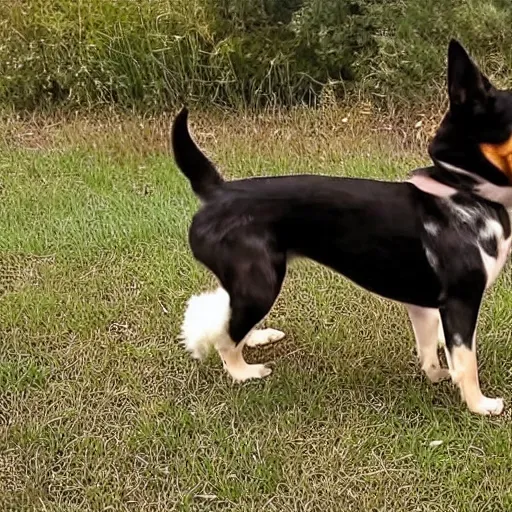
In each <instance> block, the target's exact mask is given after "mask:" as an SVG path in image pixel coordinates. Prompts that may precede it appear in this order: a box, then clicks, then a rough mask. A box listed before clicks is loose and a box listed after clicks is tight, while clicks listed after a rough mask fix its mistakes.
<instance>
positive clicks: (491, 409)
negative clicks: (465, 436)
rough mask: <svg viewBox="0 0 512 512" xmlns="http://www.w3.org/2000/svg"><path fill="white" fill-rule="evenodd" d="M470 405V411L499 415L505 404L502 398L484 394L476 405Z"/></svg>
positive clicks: (486, 414)
mask: <svg viewBox="0 0 512 512" xmlns="http://www.w3.org/2000/svg"><path fill="white" fill-rule="evenodd" d="M468 407H469V409H470V411H472V412H475V413H477V414H482V415H484V416H489V415H493V416H498V415H499V414H501V413H502V412H503V407H504V404H503V399H502V398H487V397H486V396H482V398H481V399H480V400H479V401H478V402H477V403H476V404H475V405H473V406H471V405H470V404H468Z"/></svg>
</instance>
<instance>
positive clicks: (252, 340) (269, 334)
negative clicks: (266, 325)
mask: <svg viewBox="0 0 512 512" xmlns="http://www.w3.org/2000/svg"><path fill="white" fill-rule="evenodd" d="M283 338H284V332H282V331H278V330H277V329H255V330H254V331H251V332H250V333H249V336H248V337H247V340H246V342H245V344H246V345H247V346H248V347H258V346H261V345H267V344H268V343H274V342H276V341H279V340H282V339H283Z"/></svg>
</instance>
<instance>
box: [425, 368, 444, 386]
mask: <svg viewBox="0 0 512 512" xmlns="http://www.w3.org/2000/svg"><path fill="white" fill-rule="evenodd" d="M424 372H425V375H426V376H427V379H428V380H429V381H430V382H432V383H433V384H437V383H438V382H441V381H443V380H446V379H449V378H450V370H448V369H447V368H441V367H440V366H437V367H430V368H425V369H424Z"/></svg>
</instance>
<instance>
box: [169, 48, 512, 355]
mask: <svg viewBox="0 0 512 512" xmlns="http://www.w3.org/2000/svg"><path fill="white" fill-rule="evenodd" d="M448 87H449V95H450V110H449V112H448V113H447V115H446V116H445V118H444V120H443V122H442V124H441V127H440V129H439V131H438V132H437V134H436V136H435V137H434V139H433V141H432V143H431V145H430V148H429V152H430V154H431V156H432V159H433V160H434V165H433V166H432V167H429V168H426V169H419V170H417V171H415V174H417V175H424V176H428V177H430V178H432V180H434V181H437V182H439V183H444V184H447V185H449V186H450V187H453V188H454V189H456V190H457V192H456V194H455V195H453V196H452V197H450V198H448V199H447V198H445V197H438V196H436V195H432V194H430V193H427V192H424V191H422V190H420V189H419V188H417V187H416V186H415V185H413V184H412V183H409V182H403V183H390V182H381V181H375V180H365V179H351V178H335V177H325V176H287V177H272V178H253V179H246V180H239V181H231V182H224V181H223V180H222V178H221V177H220V175H219V174H218V172H217V171H216V170H215V168H214V167H213V165H212V164H211V163H210V161H209V160H208V159H207V158H206V157H205V156H204V155H203V154H202V153H201V151H200V150H199V149H198V147H197V146H196V145H195V143H194V142H193V141H192V139H191V137H190V135H189V133H188V128H187V111H186V110H183V111H182V112H181V113H180V114H179V115H178V117H177V118H176V121H175V123H174V127H173V138H172V142H173V150H174V155H175V158H176V162H177V164H178V166H179V167H180V169H181V170H182V171H183V173H184V174H185V175H186V176H187V177H188V178H189V179H190V181H191V183H192V187H193V189H194V191H195V192H196V193H197V194H198V195H199V196H200V197H201V198H202V199H203V201H204V204H203V206H202V208H201V209H200V211H199V212H198V213H197V214H196V215H195V217H194V220H193V222H192V226H191V228H190V239H189V240H190V246H191V248H192V251H193V253H194V256H195V257H196V258H197V259H198V260H199V261H200V262H201V263H203V264H204V265H205V266H206V267H208V268H209V269H210V270H211V271H212V272H213V273H214V274H215V275H216V276H217V277H218V279H219V280H220V282H221V284H222V286H223V287H224V288H225V289H226V290H227V292H228V293H229V295H230V299H231V309H232V314H231V321H230V326H229V333H230V335H231V337H232V339H233V340H234V341H235V342H237V343H238V342H240V341H241V340H242V339H243V338H244V337H245V336H246V334H247V333H248V332H249V331H250V330H251V329H252V328H253V327H254V325H255V324H256V323H257V322H259V321H260V320H261V319H262V318H263V317H264V316H265V315H266V314H267V313H268V311H269V309H270V308H271V307H272V304H273V303H274V301H275V299H276V297H277V295H278V294H279V291H280V288H281V284H282V282H283V279H284V276H285V272H286V265H287V261H288V259H289V258H290V256H292V255H300V256H305V257H308V258H311V259H313V260H316V261H318V262H320V263H322V264H324V265H327V266H329V267H331V268H333V269H334V270H336V271H338V272H340V273H341V274H343V275H344V276H346V277H347V278H349V279H351V280H352V281H354V282H355V283H357V284H359V285H360V286H362V287H364V288H366V289H368V290H370V291H372V292H375V293H377V294H379V295H381V296H384V297H387V298H390V299H393V300H397V301H400V302H404V303H408V304H412V305H417V306H422V307H429V308H439V309H440V312H441V317H442V321H443V327H444V330H445V336H446V342H447V346H448V348H449V349H451V348H452V347H453V346H454V344H455V343H460V341H461V342H462V343H464V344H465V345H467V346H468V347H471V345H472V337H473V333H474V330H475V326H476V320H477V316H478V310H479V307H480V302H481V299H482V295H483V293H484V290H485V287H486V281H487V277H488V276H487V274H486V270H485V267H484V264H483V260H482V255H481V250H483V251H485V252H486V253H487V254H488V255H489V256H490V257H494V258H495V257H496V256H497V253H498V239H497V238H496V236H493V235H492V234H491V235H489V234H485V232H484V226H485V225H486V223H487V222H489V220H491V219H492V220H496V221H497V222H498V223H500V224H501V226H502V227H503V233H504V236H505V238H509V237H510V221H509V218H508V215H507V213H506V211H505V209H504V208H503V206H501V205H500V204H497V203H493V202H491V201H488V200H486V199H483V198H482V197H479V196H478V195H476V193H475V191H474V186H475V184H476V183H477V182H479V181H480V180H481V179H485V180H488V181H490V182H492V183H495V184H497V185H507V184H508V180H507V178H506V177H505V176H504V174H503V173H501V172H500V171H499V170H498V169H496V168H495V167H494V166H493V165H492V164H491V163H490V162H489V161H487V160H486V159H485V157H484V156H483V154H482V153H481V151H480V149H479V146H478V144H479V143H480V142H503V141H505V140H507V138H508V137H509V136H510V133H511V129H512V100H511V96H510V94H509V93H508V92H503V91H498V90H497V89H495V88H494V87H493V86H492V85H491V84H490V82H489V81H488V80H487V79H486V78H485V77H484V76H483V75H482V74H481V73H480V71H479V70H478V69H477V68H476V66H475V65H474V64H473V62H472V61H471V60H470V58H469V57H468V55H467V54H466V52H465V51H464V49H463V48H462V47H461V46H460V45H459V44H458V43H456V42H454V41H452V42H451V44H450V48H449V72H448ZM447 164H448V165H447ZM451 166H455V167H458V168H460V169H462V170H463V171H466V172H464V173H462V174H461V173H459V172H455V171H454V170H453V169H452V167H451ZM461 212H462V213H461ZM428 226H431V227H430V230H429V229H427V228H428Z"/></svg>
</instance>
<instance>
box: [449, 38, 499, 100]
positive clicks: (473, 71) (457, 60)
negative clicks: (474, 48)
mask: <svg viewBox="0 0 512 512" xmlns="http://www.w3.org/2000/svg"><path fill="white" fill-rule="evenodd" d="M492 90H493V86H492V84H491V82H489V80H488V78H487V77H486V76H484V75H483V73H482V72H481V71H480V70H479V69H478V68H477V66H476V65H475V64H474V62H473V61H472V60H471V58H470V57H469V55H468V54H467V53H466V50H464V48H463V47H462V45H461V44H460V43H459V42H458V41H456V40H455V39H452V40H451V41H450V45H449V47H448V95H449V97H450V106H451V107H452V108H457V107H463V106H468V107H476V106H478V105H482V104H485V102H486V100H487V98H488V97H489V95H490V94H492Z"/></svg>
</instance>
